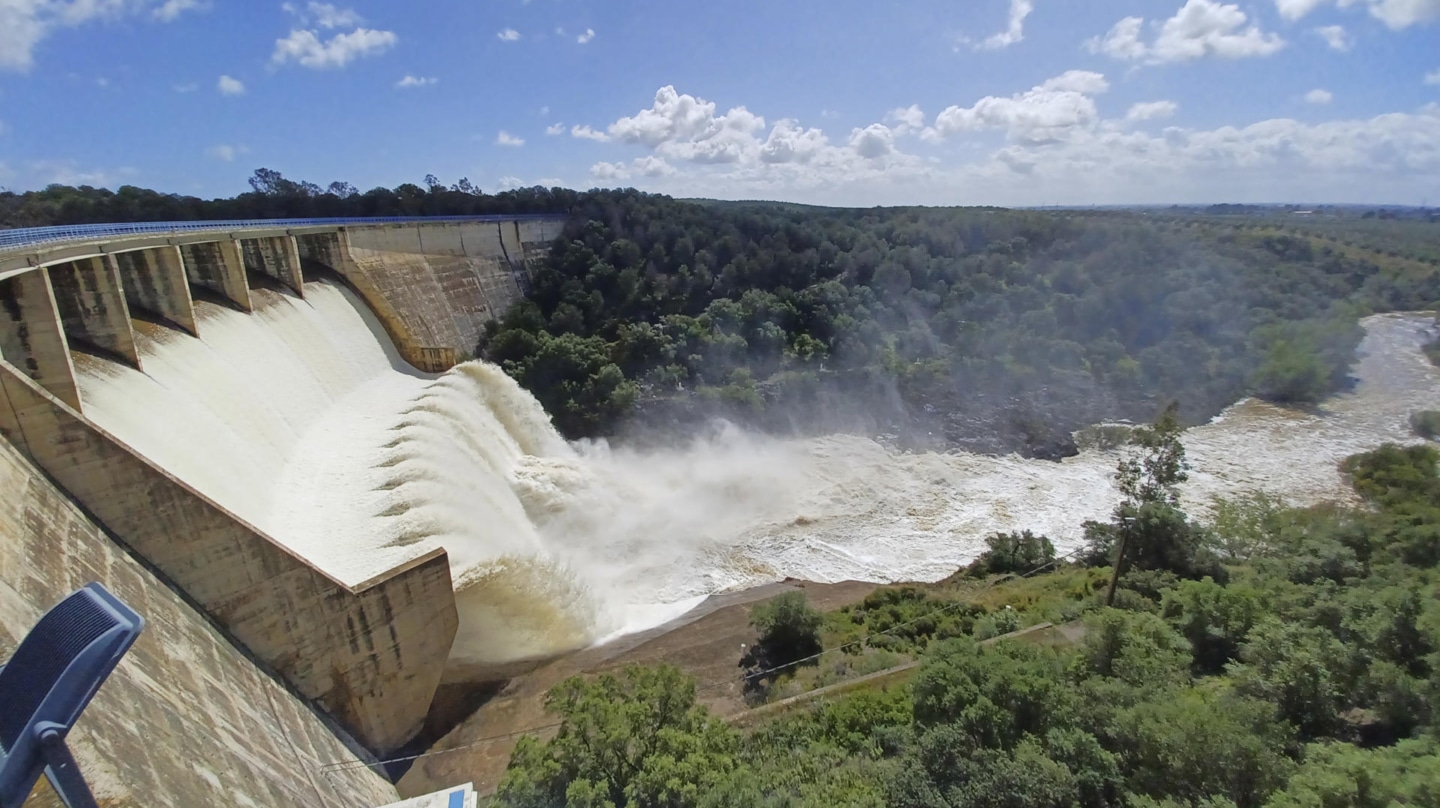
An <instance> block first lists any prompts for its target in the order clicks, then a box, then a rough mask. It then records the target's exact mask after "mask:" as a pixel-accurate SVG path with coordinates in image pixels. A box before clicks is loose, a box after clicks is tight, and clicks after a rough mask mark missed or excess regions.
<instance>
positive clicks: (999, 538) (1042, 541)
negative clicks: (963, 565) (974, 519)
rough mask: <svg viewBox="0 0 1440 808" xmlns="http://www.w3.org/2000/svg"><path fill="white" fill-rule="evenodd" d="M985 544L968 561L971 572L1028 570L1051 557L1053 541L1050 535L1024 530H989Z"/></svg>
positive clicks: (1021, 571)
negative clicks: (978, 555) (975, 557)
mask: <svg viewBox="0 0 1440 808" xmlns="http://www.w3.org/2000/svg"><path fill="white" fill-rule="evenodd" d="M985 545H986V546H987V547H989V548H990V549H988V550H986V551H985V552H984V553H983V554H982V555H981V556H980V557H979V558H977V559H976V560H975V563H973V564H971V566H970V569H971V572H972V573H978V574H982V575H983V574H987V573H988V574H991V575H994V574H997V573H1029V572H1032V571H1035V570H1038V569H1040V568H1041V567H1043V566H1045V565H1047V564H1051V563H1053V562H1054V561H1055V545H1054V544H1051V543H1050V539H1049V538H1047V537H1045V536H1036V535H1035V534H1034V533H1031V532H1030V531H1028V530H1024V531H1019V532H1014V533H993V534H991V535H990V536H989V537H988V538H986V539H985Z"/></svg>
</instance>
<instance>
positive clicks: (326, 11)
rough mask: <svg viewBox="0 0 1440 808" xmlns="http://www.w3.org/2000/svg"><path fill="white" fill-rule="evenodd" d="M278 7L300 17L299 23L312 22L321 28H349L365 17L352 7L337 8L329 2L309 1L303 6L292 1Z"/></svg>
mask: <svg viewBox="0 0 1440 808" xmlns="http://www.w3.org/2000/svg"><path fill="white" fill-rule="evenodd" d="M280 8H281V9H282V10H284V11H285V12H286V13H287V14H294V15H295V16H296V17H298V18H299V19H300V24H301V25H309V24H310V23H311V22H314V23H315V24H316V25H319V26H320V27H321V28H350V27H353V26H357V25H359V24H360V23H362V22H364V21H365V19H364V18H363V17H361V16H360V15H359V13H357V12H356V11H355V9H353V8H339V7H336V6H334V5H331V4H330V3H316V2H313V1H312V2H309V3H306V4H305V7H304V8H300V7H299V6H297V5H295V4H294V3H281V4H280Z"/></svg>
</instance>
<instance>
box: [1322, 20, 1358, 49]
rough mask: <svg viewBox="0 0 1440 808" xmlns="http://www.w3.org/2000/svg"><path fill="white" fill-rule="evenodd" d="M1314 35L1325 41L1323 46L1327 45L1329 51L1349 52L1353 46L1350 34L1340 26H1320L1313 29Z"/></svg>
mask: <svg viewBox="0 0 1440 808" xmlns="http://www.w3.org/2000/svg"><path fill="white" fill-rule="evenodd" d="M1315 33H1317V34H1319V35H1320V38H1322V39H1324V40H1325V44H1326V45H1329V46H1330V49H1331V50H1337V51H1340V52H1341V53H1344V52H1345V51H1348V50H1350V48H1351V47H1353V46H1354V44H1355V43H1354V42H1352V41H1351V39H1350V33H1349V32H1348V31H1346V30H1345V27H1344V26H1342V25H1322V26H1320V27H1319V28H1316V29H1315Z"/></svg>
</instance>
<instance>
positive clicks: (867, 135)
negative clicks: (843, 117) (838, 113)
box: [850, 123, 895, 160]
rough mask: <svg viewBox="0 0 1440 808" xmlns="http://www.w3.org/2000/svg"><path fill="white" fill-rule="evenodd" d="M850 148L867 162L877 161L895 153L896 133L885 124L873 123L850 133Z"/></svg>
mask: <svg viewBox="0 0 1440 808" xmlns="http://www.w3.org/2000/svg"><path fill="white" fill-rule="evenodd" d="M850 148H852V149H854V150H855V153H856V154H858V155H860V156H861V157H864V158H865V159H866V160H876V159H879V158H881V157H885V156H886V155H889V154H891V153H892V152H894V151H895V133H894V132H891V131H890V127H888V126H886V125H884V124H880V123H872V124H870V125H869V126H867V127H865V128H864V129H856V130H854V131H852V132H851V133H850Z"/></svg>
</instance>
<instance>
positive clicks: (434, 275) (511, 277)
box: [301, 219, 564, 370]
mask: <svg viewBox="0 0 1440 808" xmlns="http://www.w3.org/2000/svg"><path fill="white" fill-rule="evenodd" d="M563 227H564V221H563V220H560V219H556V220H553V221H535V222H524V223H517V222H514V221H507V222H461V223H451V222H447V223H426V224H420V225H415V224H403V225H377V226H374V227H347V228H344V229H343V230H342V231H341V233H340V234H339V237H338V239H337V241H338V244H337V245H336V248H337V249H338V250H339V252H340V255H339V256H338V257H335V258H334V259H332V262H325V261H322V263H326V264H327V265H328V266H330V267H332V268H333V269H335V270H336V271H337V272H340V273H341V274H342V275H344V276H345V277H346V279H347V280H349V281H350V282H351V283H352V284H353V285H354V286H355V287H356V288H357V289H359V290H360V292H361V294H362V295H364V296H365V298H366V300H367V301H371V300H384V301H385V304H384V309H385V310H384V311H382V307H381V306H376V311H377V312H378V313H380V316H381V321H382V322H386V323H387V324H386V328H387V329H390V330H391V333H392V335H394V336H395V339H396V344H397V345H398V346H400V348H401V352H402V355H403V354H404V353H405V350H406V343H405V342H404V340H406V339H410V340H415V341H417V343H418V345H417V347H424V348H430V349H434V348H447V349H450V350H453V351H454V352H455V355H456V357H457V358H464V357H469V356H472V355H473V354H474V350H475V346H476V344H477V343H478V342H479V340H480V333H481V331H482V330H483V329H484V326H485V323H486V322H487V321H489V320H492V319H495V318H498V317H500V316H502V315H503V314H504V313H505V310H506V309H508V308H509V307H510V305H511V304H512V303H514V302H515V301H517V300H519V299H520V298H521V297H522V296H523V295H524V293H525V289H526V288H528V285H529V275H528V269H527V262H529V261H534V260H538V259H539V258H541V257H543V254H544V252H545V251H546V250H548V249H549V245H550V242H552V241H553V240H554V239H555V238H557V237H558V236H559V235H560V232H561V230H562V229H563ZM301 249H302V255H304V252H305V249H306V247H305V244H304V242H303V240H302V247H301ZM315 260H317V261H318V260H320V259H319V258H316V259H315ZM372 305H374V304H373V303H372ZM391 321H393V323H392V322H391ZM408 358H409V357H408V356H407V359H408ZM425 369H427V370H434V369H435V368H425Z"/></svg>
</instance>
